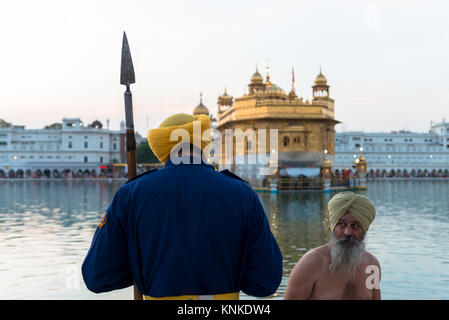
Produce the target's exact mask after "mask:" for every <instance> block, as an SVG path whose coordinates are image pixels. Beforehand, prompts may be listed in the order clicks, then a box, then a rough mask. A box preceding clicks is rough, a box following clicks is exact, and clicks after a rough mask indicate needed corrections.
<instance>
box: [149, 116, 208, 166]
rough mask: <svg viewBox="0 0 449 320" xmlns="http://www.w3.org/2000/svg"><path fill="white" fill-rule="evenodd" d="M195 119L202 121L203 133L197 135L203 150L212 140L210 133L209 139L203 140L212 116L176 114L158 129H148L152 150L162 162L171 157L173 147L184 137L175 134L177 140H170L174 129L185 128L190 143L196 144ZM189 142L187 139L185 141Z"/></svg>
mask: <svg viewBox="0 0 449 320" xmlns="http://www.w3.org/2000/svg"><path fill="white" fill-rule="evenodd" d="M194 121H200V123H201V132H199V133H200V134H201V135H199V137H197V139H198V143H199V142H201V150H203V149H204V147H206V146H207V145H208V144H209V143H210V142H211V140H210V135H207V139H206V140H203V139H202V138H203V133H204V131H205V130H207V129H210V127H211V126H210V118H209V117H208V116H206V115H204V114H200V115H197V116H193V115H190V114H186V113H178V114H174V115H172V116H170V117H168V118H167V119H165V120H164V121H163V122H162V123H161V124H160V125H159V128H157V129H151V130H148V144H149V145H150V148H151V150H153V153H154V154H155V155H156V157H157V158H158V159H159V161H160V162H163V163H164V162H166V161H167V160H168V159H169V158H170V152H171V151H172V149H173V147H174V146H176V145H177V144H178V143H179V142H180V141H181V139H183V137H181V136H178V135H177V134H175V137H174V138H175V139H177V140H175V141H171V140H170V136H171V134H172V131H173V130H176V129H184V130H186V131H185V132H186V133H187V134H188V135H189V137H190V140H189V143H191V144H193V145H196V141H195V140H194V137H193V131H194ZM184 142H187V141H184ZM198 147H199V145H198Z"/></svg>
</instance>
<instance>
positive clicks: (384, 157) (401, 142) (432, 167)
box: [334, 119, 449, 177]
mask: <svg viewBox="0 0 449 320" xmlns="http://www.w3.org/2000/svg"><path fill="white" fill-rule="evenodd" d="M361 148H362V154H363V156H364V157H365V158H366V161H367V163H368V166H367V171H368V173H369V174H370V175H371V176H373V175H377V176H382V172H384V175H389V176H391V175H392V170H393V174H394V176H396V177H398V176H401V177H403V176H431V175H432V174H433V175H437V176H444V175H446V176H447V175H449V172H448V170H449V123H448V122H446V121H445V120H444V119H443V121H442V122H440V123H433V122H432V123H431V126H430V130H429V132H428V133H414V132H409V131H397V132H396V131H394V132H390V133H368V132H355V131H352V132H337V133H336V135H335V163H334V170H337V169H338V170H342V169H352V170H354V169H353V167H352V166H353V161H354V160H355V159H356V158H357V157H359V155H360V152H361ZM376 173H377V174H376Z"/></svg>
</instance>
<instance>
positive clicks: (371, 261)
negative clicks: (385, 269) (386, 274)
mask: <svg viewBox="0 0 449 320" xmlns="http://www.w3.org/2000/svg"><path fill="white" fill-rule="evenodd" d="M365 257H366V261H367V264H369V265H376V266H379V267H380V263H379V260H377V258H376V256H374V255H373V254H372V253H371V252H369V251H366V250H365Z"/></svg>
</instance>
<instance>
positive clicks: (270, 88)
mask: <svg viewBox="0 0 449 320" xmlns="http://www.w3.org/2000/svg"><path fill="white" fill-rule="evenodd" d="M265 93H267V94H269V95H272V94H275V95H283V96H285V95H286V94H285V91H284V89H282V88H281V87H278V86H277V85H275V84H274V83H271V82H270V83H269V85H267V87H266V88H265Z"/></svg>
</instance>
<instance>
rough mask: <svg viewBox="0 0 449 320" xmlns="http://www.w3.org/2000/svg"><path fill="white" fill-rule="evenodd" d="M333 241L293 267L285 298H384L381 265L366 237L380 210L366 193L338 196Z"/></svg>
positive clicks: (332, 218)
mask: <svg viewBox="0 0 449 320" xmlns="http://www.w3.org/2000/svg"><path fill="white" fill-rule="evenodd" d="M328 208H329V222H330V228H331V230H332V232H331V235H330V242H329V243H327V244H324V245H322V246H320V247H317V248H314V249H312V250H310V251H308V252H307V253H306V254H305V255H304V256H303V257H301V259H300V260H299V261H298V263H297V264H296V266H295V267H294V268H293V270H292V272H291V274H290V278H289V281H288V284H287V289H286V292H285V295H284V300H292V299H295V300H299V299H311V300H316V299H322V300H323V299H324V300H340V299H350V300H371V299H372V300H380V298H381V294H380V265H379V261H378V260H377V259H376V257H375V256H373V255H372V254H371V253H369V252H368V251H366V250H365V243H364V238H365V235H366V232H367V231H368V228H369V225H370V224H371V222H372V221H373V220H374V217H375V214H376V210H375V208H374V205H373V204H372V202H371V201H370V200H369V199H368V198H367V197H365V196H363V195H359V194H354V193H352V192H342V193H338V194H337V195H335V196H334V197H333V198H332V199H331V200H330V201H329V204H328Z"/></svg>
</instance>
